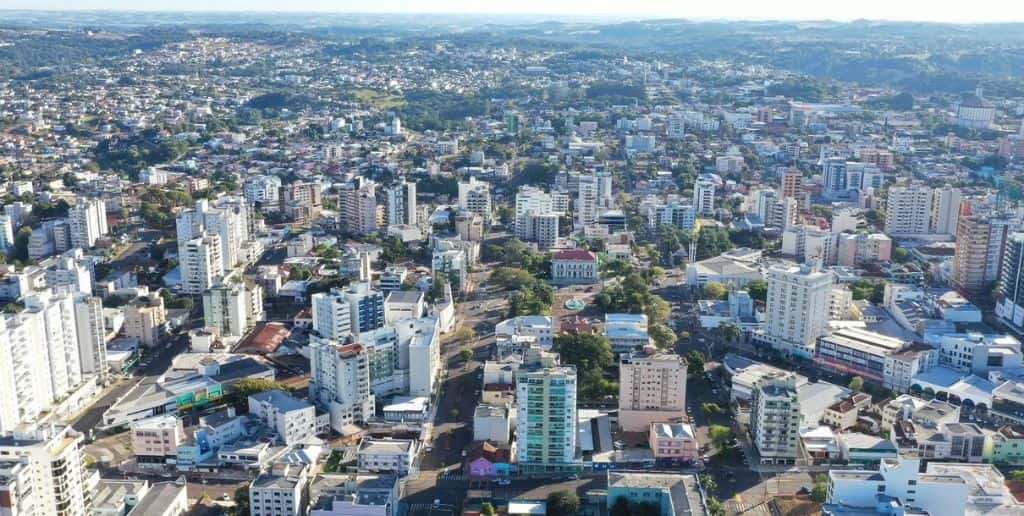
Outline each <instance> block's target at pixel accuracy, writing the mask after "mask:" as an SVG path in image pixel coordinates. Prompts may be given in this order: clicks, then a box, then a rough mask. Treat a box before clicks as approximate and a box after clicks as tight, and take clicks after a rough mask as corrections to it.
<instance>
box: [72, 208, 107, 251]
mask: <svg viewBox="0 0 1024 516" xmlns="http://www.w3.org/2000/svg"><path fill="white" fill-rule="evenodd" d="M68 225H69V226H70V228H69V229H70V238H71V246H72V247H81V248H82V249H89V248H91V247H92V246H93V245H95V244H96V240H97V239H98V238H99V237H101V236H103V235H106V234H107V206H106V204H104V203H103V201H102V200H100V199H88V200H87V199H79V200H78V201H77V202H75V205H74V206H71V207H70V208H68Z"/></svg>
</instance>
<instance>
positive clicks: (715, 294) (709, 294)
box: [704, 281, 729, 299]
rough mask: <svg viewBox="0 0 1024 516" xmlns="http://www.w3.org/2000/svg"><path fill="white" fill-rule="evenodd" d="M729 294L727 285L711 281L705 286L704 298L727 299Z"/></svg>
mask: <svg viewBox="0 0 1024 516" xmlns="http://www.w3.org/2000/svg"><path fill="white" fill-rule="evenodd" d="M728 293H729V290H728V289H726V288H725V285H722V284H721V283H719V282H717V281H709V282H707V284H705V285H704V297H705V298H707V299H725V296H726V295H727V294H728Z"/></svg>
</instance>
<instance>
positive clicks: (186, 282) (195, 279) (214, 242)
mask: <svg viewBox="0 0 1024 516" xmlns="http://www.w3.org/2000/svg"><path fill="white" fill-rule="evenodd" d="M221 253H222V249H221V240H220V236H218V235H216V234H212V233H204V234H201V235H200V236H198V237H196V238H192V239H189V240H185V241H181V240H179V241H178V266H179V267H180V271H181V292H182V293H184V294H189V295H193V296H195V295H199V294H202V293H203V292H204V291H206V289H208V288H210V287H211V286H212V285H214V284H215V283H216V282H217V281H219V280H220V278H222V277H224V261H223V259H222V258H221Z"/></svg>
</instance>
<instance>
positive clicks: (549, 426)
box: [516, 356, 577, 468]
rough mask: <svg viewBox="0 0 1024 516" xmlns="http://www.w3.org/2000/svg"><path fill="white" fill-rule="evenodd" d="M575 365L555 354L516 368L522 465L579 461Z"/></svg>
mask: <svg viewBox="0 0 1024 516" xmlns="http://www.w3.org/2000/svg"><path fill="white" fill-rule="evenodd" d="M576 425H577V421H576V368H575V367H574V366H571V365H570V366H560V365H558V363H557V360H556V359H555V357H554V356H546V357H542V358H541V359H540V360H538V361H537V362H533V363H524V364H523V365H522V366H521V367H520V368H519V370H518V371H517V372H516V435H517V436H518V442H519V459H518V460H519V463H520V468H524V467H525V468H530V467H535V466H541V467H545V468H550V467H552V466H555V467H557V466H560V465H562V466H565V465H570V464H573V463H575V462H576V432H577V429H576Z"/></svg>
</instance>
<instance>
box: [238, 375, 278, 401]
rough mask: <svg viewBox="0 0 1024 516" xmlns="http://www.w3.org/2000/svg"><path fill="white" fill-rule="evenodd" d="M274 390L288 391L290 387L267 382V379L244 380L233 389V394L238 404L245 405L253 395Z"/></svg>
mask: <svg viewBox="0 0 1024 516" xmlns="http://www.w3.org/2000/svg"><path fill="white" fill-rule="evenodd" d="M274 389H280V390H283V391H287V390H288V387H286V386H285V385H284V384H281V383H277V382H275V381H271V380H267V379H265V378H242V379H241V380H239V381H238V382H237V383H235V385H234V386H233V387H232V388H231V394H232V396H233V397H234V399H235V402H236V403H245V400H246V399H248V398H249V396H252V395H253V394H258V393H261V392H266V391H272V390H274Z"/></svg>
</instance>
